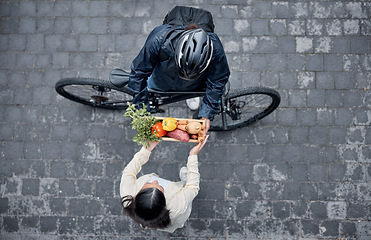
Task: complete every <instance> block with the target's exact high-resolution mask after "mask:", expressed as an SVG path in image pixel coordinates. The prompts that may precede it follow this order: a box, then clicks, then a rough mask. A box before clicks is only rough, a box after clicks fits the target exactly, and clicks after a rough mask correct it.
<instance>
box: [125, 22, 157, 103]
mask: <svg viewBox="0 0 371 240" xmlns="http://www.w3.org/2000/svg"><path fill="white" fill-rule="evenodd" d="M162 29H163V27H157V28H155V29H154V30H153V31H152V32H151V33H150V34H149V36H148V38H147V40H146V42H145V44H144V46H143V48H142V50H141V51H140V52H139V54H138V55H137V57H136V58H135V59H134V60H133V62H132V64H131V72H130V75H129V83H128V87H129V89H130V90H131V91H133V92H134V98H133V103H134V104H136V106H137V107H141V106H140V105H141V104H142V103H145V104H147V105H148V103H147V94H148V93H147V79H148V77H149V76H151V74H152V72H153V69H154V67H155V65H156V64H157V63H158V62H159V57H158V55H159V52H160V48H161V44H162V41H163V31H162Z"/></svg>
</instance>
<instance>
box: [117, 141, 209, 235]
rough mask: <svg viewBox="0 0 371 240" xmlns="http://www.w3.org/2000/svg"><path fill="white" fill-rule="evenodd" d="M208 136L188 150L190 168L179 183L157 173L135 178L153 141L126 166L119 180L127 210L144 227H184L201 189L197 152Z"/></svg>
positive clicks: (161, 228)
mask: <svg viewBox="0 0 371 240" xmlns="http://www.w3.org/2000/svg"><path fill="white" fill-rule="evenodd" d="M207 139H208V135H207V136H206V138H205V141H203V142H200V143H198V144H197V145H196V146H195V147H193V148H192V149H191V151H190V152H189V157H188V162H187V167H182V168H181V170H180V172H179V177H180V179H181V181H180V182H170V181H168V180H165V179H162V178H159V177H158V176H157V175H156V174H154V173H152V174H147V175H144V176H141V177H139V178H138V179H137V178H136V175H137V174H138V173H139V172H140V170H141V169H142V165H144V164H145V163H146V162H147V161H148V159H149V156H150V154H151V151H152V150H153V149H154V148H155V147H156V145H157V144H158V142H151V143H150V145H149V147H144V146H143V147H142V149H141V150H140V151H139V152H138V153H136V154H135V155H134V158H133V159H132V160H131V161H130V162H129V164H128V165H127V166H126V167H125V169H124V171H123V173H122V177H121V183H120V196H121V197H122V198H121V201H122V206H123V207H124V212H125V213H126V214H128V215H129V216H130V217H131V218H132V219H133V220H134V221H136V222H137V223H139V224H140V225H141V226H142V227H143V228H147V227H148V228H153V229H159V230H162V231H166V232H170V233H172V232H174V231H175V230H176V229H177V228H181V227H183V225H184V223H185V221H186V220H187V219H188V217H189V216H190V214H191V208H192V201H193V199H194V198H195V197H196V196H197V194H198V191H199V183H200V174H199V172H198V157H197V155H198V153H199V152H200V151H201V149H202V148H203V146H204V145H205V143H206V141H207Z"/></svg>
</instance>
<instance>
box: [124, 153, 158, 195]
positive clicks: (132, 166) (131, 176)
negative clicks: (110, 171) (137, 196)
mask: <svg viewBox="0 0 371 240" xmlns="http://www.w3.org/2000/svg"><path fill="white" fill-rule="evenodd" d="M150 154H151V152H150V151H149V150H147V149H146V148H144V147H142V148H141V150H140V151H139V152H137V153H136V154H135V155H134V157H133V159H132V160H131V161H130V162H129V163H128V165H126V167H125V169H124V171H123V172H122V176H121V183H120V196H121V197H124V196H126V195H134V193H135V192H136V180H137V174H138V173H139V172H140V171H141V170H142V166H143V165H144V164H145V163H146V162H147V161H148V159H149V156H150Z"/></svg>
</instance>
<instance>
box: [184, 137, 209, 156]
mask: <svg viewBox="0 0 371 240" xmlns="http://www.w3.org/2000/svg"><path fill="white" fill-rule="evenodd" d="M208 138H209V135H206V137H205V139H204V140H203V141H202V142H199V143H197V145H196V146H194V147H193V148H192V149H191V151H190V152H189V156H191V155H197V154H198V153H199V152H200V151H201V149H202V148H203V147H204V146H205V143H206V142H207V139H208Z"/></svg>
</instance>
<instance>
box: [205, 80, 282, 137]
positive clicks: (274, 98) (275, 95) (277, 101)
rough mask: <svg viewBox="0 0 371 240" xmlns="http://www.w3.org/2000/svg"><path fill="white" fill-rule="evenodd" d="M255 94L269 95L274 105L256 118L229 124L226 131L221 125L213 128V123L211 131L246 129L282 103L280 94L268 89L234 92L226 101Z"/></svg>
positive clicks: (252, 88) (259, 88)
mask: <svg viewBox="0 0 371 240" xmlns="http://www.w3.org/2000/svg"><path fill="white" fill-rule="evenodd" d="M253 94H264V95H268V96H270V97H271V98H272V103H271V104H270V105H269V106H268V107H266V108H265V109H264V110H263V111H261V112H259V113H257V114H255V115H254V116H252V117H250V118H248V119H245V120H243V121H241V122H238V123H234V122H233V121H231V122H229V123H227V129H224V128H223V127H222V126H221V125H219V126H215V125H214V126H213V122H211V124H210V125H211V126H210V131H228V130H233V129H237V128H241V127H245V126H248V125H251V124H253V123H256V122H257V121H259V120H261V119H262V118H264V117H266V116H268V115H269V114H271V113H272V112H273V111H274V110H276V109H277V107H278V106H279V104H280V102H281V97H280V94H279V93H278V92H277V91H276V90H274V89H271V88H267V87H250V88H244V89H241V90H237V91H233V92H231V93H230V94H228V95H227V96H226V98H225V101H226V102H227V101H229V99H233V98H236V97H240V96H245V95H253Z"/></svg>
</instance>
